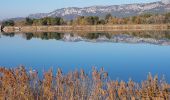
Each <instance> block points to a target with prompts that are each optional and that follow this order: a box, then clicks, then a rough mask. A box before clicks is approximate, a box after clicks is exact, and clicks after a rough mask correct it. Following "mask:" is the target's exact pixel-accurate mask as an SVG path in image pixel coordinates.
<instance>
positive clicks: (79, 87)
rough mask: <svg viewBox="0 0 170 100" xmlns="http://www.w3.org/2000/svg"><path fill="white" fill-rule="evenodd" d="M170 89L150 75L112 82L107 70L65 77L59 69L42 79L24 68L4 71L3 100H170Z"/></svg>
mask: <svg viewBox="0 0 170 100" xmlns="http://www.w3.org/2000/svg"><path fill="white" fill-rule="evenodd" d="M169 89H170V85H169V84H168V83H166V81H165V78H164V77H163V78H162V79H161V80H158V76H157V75H156V76H155V77H152V75H151V74H150V73H149V75H148V77H147V80H145V81H143V82H142V83H136V82H134V81H132V80H131V79H130V80H129V81H128V82H124V81H123V80H122V81H118V80H115V81H113V80H110V78H109V75H108V73H107V72H105V71H104V69H103V68H101V69H100V70H97V69H95V68H92V72H91V74H90V75H87V74H86V73H85V72H84V70H81V71H80V72H79V71H74V72H69V73H67V74H63V73H62V70H61V69H58V71H57V73H56V74H55V76H54V75H53V70H49V71H47V72H44V73H43V78H39V77H38V72H37V71H33V70H32V69H30V70H29V71H27V70H26V69H25V68H24V67H23V66H20V67H18V68H15V69H7V68H3V67H0V100H169V99H170V90H169Z"/></svg>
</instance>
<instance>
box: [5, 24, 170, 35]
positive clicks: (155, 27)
mask: <svg viewBox="0 0 170 100" xmlns="http://www.w3.org/2000/svg"><path fill="white" fill-rule="evenodd" d="M168 30H170V24H127V25H126V24H124V25H72V26H69V25H60V26H5V27H4V28H3V29H2V31H3V32H5V33H9V32H81V31H86V32H105V31H107V32H114V31H115V32H116V31H168Z"/></svg>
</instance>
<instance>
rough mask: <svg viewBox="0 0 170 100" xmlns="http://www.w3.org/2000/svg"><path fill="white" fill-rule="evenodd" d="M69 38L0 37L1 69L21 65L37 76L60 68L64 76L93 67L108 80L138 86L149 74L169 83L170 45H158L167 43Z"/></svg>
mask: <svg viewBox="0 0 170 100" xmlns="http://www.w3.org/2000/svg"><path fill="white" fill-rule="evenodd" d="M28 34H29V33H28ZM30 34H31V33H30ZM47 35H48V34H47ZM62 36H63V35H62ZM68 36H69V35H67V36H63V37H62V38H64V39H62V38H57V39H50V38H44V37H41V38H39V37H33V36H32V37H31V38H27V37H26V36H25V35H22V34H16V35H11V36H5V35H2V34H1V35H0V66H5V67H8V68H13V67H16V66H18V65H21V64H22V65H25V66H26V68H27V69H29V68H30V67H31V68H33V69H36V70H38V71H39V72H43V71H44V70H47V69H49V68H53V69H54V70H56V69H57V68H58V67H60V68H62V70H63V72H65V73H66V72H69V71H73V70H75V69H81V68H83V69H85V70H86V72H90V71H91V68H92V66H95V67H97V68H100V67H104V69H105V70H106V71H107V72H109V76H110V78H111V79H119V80H121V79H123V80H125V81H127V80H128V79H129V78H132V79H133V80H135V81H139V82H140V81H141V80H144V79H146V76H147V74H148V72H151V73H152V74H158V75H165V77H166V80H167V81H168V82H170V45H160V44H162V43H163V44H168V43H169V40H168V39H163V40H160V42H161V41H164V42H165V43H164V42H162V43H159V42H156V43H157V44H156V43H155V42H154V41H156V40H159V39H153V40H152V39H151V40H149V39H150V38H149V39H148V38H147V40H145V39H144V40H143V39H142V41H143V42H141V41H140V42H139V41H138V42H134V41H135V39H136V38H133V39H134V40H133V41H131V40H132V37H129V36H127V35H125V36H117V37H116V40H115V39H114V40H112V42H111V41H108V40H107V39H103V38H101V39H98V40H97V39H92V40H90V39H87V38H86V39H80V37H76V38H75V37H74V36H73V37H74V38H73V37H72V39H70V38H69V37H68ZM99 37H100V36H99ZM121 37H123V38H124V40H123V39H121ZM125 37H127V39H125ZM97 38H98V37H97ZM112 38H113V37H112ZM119 38H120V39H119ZM102 39H103V40H102ZM128 39H129V41H127V40H128ZM137 39H138V40H139V39H141V38H137ZM165 40H166V41H165ZM146 41H149V42H151V43H147V42H146ZM40 74H42V73H40Z"/></svg>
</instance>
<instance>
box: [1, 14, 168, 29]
mask: <svg viewBox="0 0 170 100" xmlns="http://www.w3.org/2000/svg"><path fill="white" fill-rule="evenodd" d="M166 23H170V13H166V14H149V13H146V14H142V15H138V16H132V17H126V18H117V17H113V16H112V15H111V14H107V15H106V16H105V18H104V19H103V18H99V17H98V16H79V17H77V18H76V19H74V20H67V21H66V20H64V19H63V18H61V17H55V18H53V17H45V18H41V19H30V18H25V20H21V21H15V22H14V21H12V20H7V21H4V22H3V23H2V25H3V26H14V25H15V26H27V25H34V26H38V25H105V24H109V25H113V24H166Z"/></svg>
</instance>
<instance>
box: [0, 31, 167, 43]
mask: <svg viewBox="0 0 170 100" xmlns="http://www.w3.org/2000/svg"><path fill="white" fill-rule="evenodd" d="M18 34H21V35H22V37H23V38H25V39H26V40H31V39H32V38H40V39H42V40H49V39H55V40H63V41H69V42H77V41H88V42H115V43H119V42H124V43H149V44H157V45H170V31H139V32H112V33H108V32H103V33H95V32H93V33H83V32H82V33H56V32H53V33H52V32H51V33H48V32H44V33H2V35H3V36H9V37H14V36H15V35H18Z"/></svg>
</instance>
